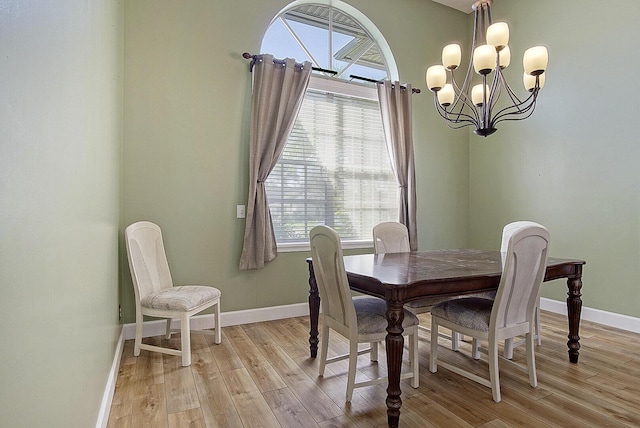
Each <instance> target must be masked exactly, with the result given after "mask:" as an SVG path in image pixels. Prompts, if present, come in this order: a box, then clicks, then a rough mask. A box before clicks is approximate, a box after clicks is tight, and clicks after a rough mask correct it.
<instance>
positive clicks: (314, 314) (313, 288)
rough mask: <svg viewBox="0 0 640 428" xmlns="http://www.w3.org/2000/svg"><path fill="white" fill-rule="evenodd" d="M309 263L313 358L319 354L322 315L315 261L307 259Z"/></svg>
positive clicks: (310, 341)
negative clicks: (319, 322) (314, 270)
mask: <svg viewBox="0 0 640 428" xmlns="http://www.w3.org/2000/svg"><path fill="white" fill-rule="evenodd" d="M307 263H308V264H309V321H310V324H311V325H310V330H309V352H310V353H311V358H316V357H317V356H318V318H319V317H320V295H319V294H318V283H317V282H316V275H315V273H314V272H313V263H312V262H311V259H307Z"/></svg>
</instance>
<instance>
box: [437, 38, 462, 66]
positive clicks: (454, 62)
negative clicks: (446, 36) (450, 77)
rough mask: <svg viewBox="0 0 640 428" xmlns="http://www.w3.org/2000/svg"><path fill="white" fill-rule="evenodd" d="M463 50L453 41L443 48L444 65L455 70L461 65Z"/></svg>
mask: <svg viewBox="0 0 640 428" xmlns="http://www.w3.org/2000/svg"><path fill="white" fill-rule="evenodd" d="M461 59H462V51H461V49H460V45H458V44H455V43H452V44H450V45H447V46H445V47H444V48H443V49H442V65H444V66H445V67H446V68H448V69H449V70H455V69H456V68H458V66H459V65H460V61H461Z"/></svg>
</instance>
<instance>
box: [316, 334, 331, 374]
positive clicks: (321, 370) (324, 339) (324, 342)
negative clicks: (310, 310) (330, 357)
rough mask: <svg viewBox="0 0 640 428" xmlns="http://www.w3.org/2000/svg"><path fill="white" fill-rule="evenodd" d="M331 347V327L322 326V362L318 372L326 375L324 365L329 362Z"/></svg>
mask: <svg viewBox="0 0 640 428" xmlns="http://www.w3.org/2000/svg"><path fill="white" fill-rule="evenodd" d="M328 349H329V327H327V326H325V325H323V326H322V336H320V364H319V365H318V374H319V375H320V376H324V367H325V366H326V364H327V350H328Z"/></svg>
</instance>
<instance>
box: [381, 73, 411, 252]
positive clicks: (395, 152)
mask: <svg viewBox="0 0 640 428" xmlns="http://www.w3.org/2000/svg"><path fill="white" fill-rule="evenodd" d="M411 94H412V90H411V85H406V86H405V87H402V86H401V85H400V83H399V82H394V83H392V82H390V81H385V82H381V83H379V84H378V101H379V102H380V112H381V115H382V126H383V128H384V136H385V141H386V143H387V149H388V150H389V157H390V158H391V166H392V169H393V173H394V174H395V176H396V179H397V180H398V186H399V191H398V202H399V203H398V207H399V212H398V221H399V222H400V223H402V224H404V225H405V226H407V229H408V230H409V246H410V248H411V250H412V251H416V250H417V249H418V229H417V218H416V205H417V202H416V168H415V160H414V155H413V130H412V127H413V124H412V119H411V117H412V116H411V115H412V104H411Z"/></svg>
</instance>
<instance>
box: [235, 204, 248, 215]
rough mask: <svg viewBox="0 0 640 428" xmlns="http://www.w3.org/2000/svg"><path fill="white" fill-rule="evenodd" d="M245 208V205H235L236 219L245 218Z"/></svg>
mask: <svg viewBox="0 0 640 428" xmlns="http://www.w3.org/2000/svg"><path fill="white" fill-rule="evenodd" d="M245 210H246V206H245V205H236V218H245V216H246V211H245Z"/></svg>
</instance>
